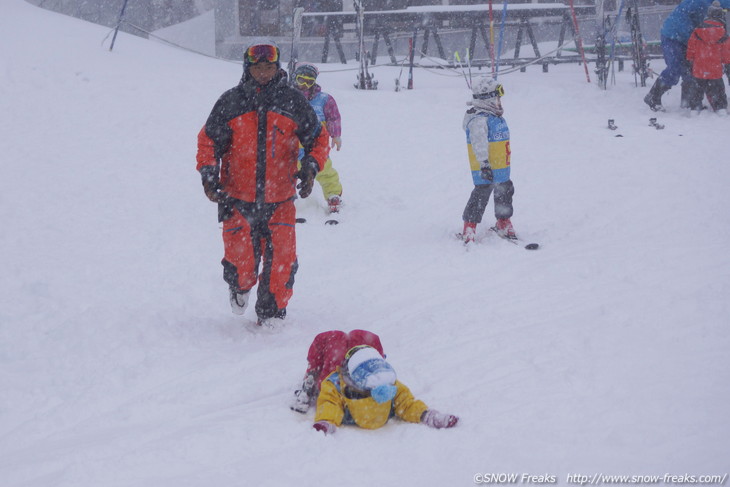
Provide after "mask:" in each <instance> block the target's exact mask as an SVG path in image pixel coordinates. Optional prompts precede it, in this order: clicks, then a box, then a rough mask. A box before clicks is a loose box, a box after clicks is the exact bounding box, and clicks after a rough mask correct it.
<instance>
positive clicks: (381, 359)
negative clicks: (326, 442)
mask: <svg viewBox="0 0 730 487" xmlns="http://www.w3.org/2000/svg"><path fill="white" fill-rule="evenodd" d="M307 363H308V366H307V372H306V374H305V376H304V381H303V384H302V388H301V389H299V390H297V391H295V393H294V394H295V398H294V403H293V404H292V406H291V408H292V409H293V410H294V411H298V412H300V413H306V412H307V411H308V410H309V407H310V405H311V404H312V403H313V402H314V401H316V404H317V410H316V413H315V416H314V421H315V423H314V426H313V427H314V429H316V430H318V431H322V432H323V433H324V434H326V435H328V434H332V433H334V432H335V431H336V430H337V427H338V426H341V425H342V424H354V425H356V426H360V427H361V428H367V429H377V428H380V427H381V426H383V425H385V424H386V423H387V422H388V420H389V419H390V418H391V417H393V416H397V417H398V418H400V419H402V420H404V421H409V422H411V423H424V424H425V425H427V426H430V427H431V428H451V427H453V426H456V423H457V422H458V421H459V418H457V417H456V416H453V415H451V414H442V413H439V412H438V411H436V410H434V409H429V408H428V406H426V404H425V403H424V402H423V401H420V400H417V399H415V398H414V397H413V394H411V391H410V390H409V389H408V387H406V386H405V385H404V384H403V383H401V382H399V381H398V380H397V378H396V374H395V370H393V367H391V365H390V364H389V363H388V362H386V360H385V355H384V354H383V347H382V345H381V343H380V338H379V337H378V336H377V335H376V334H374V333H372V332H369V331H365V330H353V331H351V332H350V333H345V332H342V331H339V330H333V331H327V332H323V333H320V334H319V335H317V336H316V337H315V338H314V341H312V344H311V346H310V347H309V353H308V355H307Z"/></svg>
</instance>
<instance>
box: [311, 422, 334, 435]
mask: <svg viewBox="0 0 730 487" xmlns="http://www.w3.org/2000/svg"><path fill="white" fill-rule="evenodd" d="M312 428H314V429H316V430H317V431H321V432H322V433H324V434H325V435H331V434H333V433H334V432H335V431H337V426H335V425H334V424H332V423H330V422H329V421H317V422H316V423H314V424H313V425H312Z"/></svg>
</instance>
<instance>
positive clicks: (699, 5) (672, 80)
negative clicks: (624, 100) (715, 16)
mask: <svg viewBox="0 0 730 487" xmlns="http://www.w3.org/2000/svg"><path fill="white" fill-rule="evenodd" d="M712 2H713V0H682V2H681V3H680V4H679V5H677V7H676V8H675V9H674V10H673V11H672V13H670V14H669V16H668V17H667V18H666V20H665V21H664V24H663V25H662V30H661V43H662V54H663V55H664V62H665V63H666V65H667V67H666V68H665V69H664V70H663V71H662V72H661V74H660V75H659V77H658V78H657V80H656V81H655V82H654V85H653V86H652V87H651V89H650V90H649V93H647V95H646V96H645V97H644V103H646V104H647V105H649V108H651V109H652V110H653V111H664V107H663V106H662V95H664V93H666V92H667V91H669V90H670V89H671V88H672V86H675V85H676V84H677V83H679V79H680V78H681V79H682V98H681V106H682V107H683V108H687V107H688V106H689V102H688V95H689V91H690V90H691V89H692V83H693V82H694V78H693V77H692V73H691V72H690V67H689V63H688V62H687V42H688V41H689V36H690V34H692V31H693V30H694V29H696V28H697V27H699V26H700V25H702V23H703V22H704V21H705V17H706V16H707V10H708V9H709V8H710V4H711V3H712ZM719 3H720V6H721V7H722V8H723V9H728V8H730V0H719Z"/></svg>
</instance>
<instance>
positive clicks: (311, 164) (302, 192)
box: [297, 154, 319, 198]
mask: <svg viewBox="0 0 730 487" xmlns="http://www.w3.org/2000/svg"><path fill="white" fill-rule="evenodd" d="M317 171H319V166H318V165H317V161H316V160H315V159H314V157H312V156H310V155H309V154H307V155H306V156H304V157H302V168H301V169H300V170H299V172H298V173H297V177H298V178H299V179H301V182H300V183H299V184H297V188H299V196H301V197H302V198H306V197H307V196H309V195H310V194H312V188H313V187H314V177H315V176H316V175H317Z"/></svg>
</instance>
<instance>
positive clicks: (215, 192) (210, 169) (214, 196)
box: [200, 166, 228, 203]
mask: <svg viewBox="0 0 730 487" xmlns="http://www.w3.org/2000/svg"><path fill="white" fill-rule="evenodd" d="M200 177H201V178H202V179H203V191H205V196H207V197H208V199H209V200H210V201H212V202H213V203H222V202H224V201H225V200H226V199H227V198H228V195H227V194H226V193H224V192H223V191H222V190H221V183H220V178H219V176H218V166H203V167H202V168H201V169H200Z"/></svg>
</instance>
